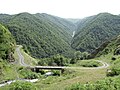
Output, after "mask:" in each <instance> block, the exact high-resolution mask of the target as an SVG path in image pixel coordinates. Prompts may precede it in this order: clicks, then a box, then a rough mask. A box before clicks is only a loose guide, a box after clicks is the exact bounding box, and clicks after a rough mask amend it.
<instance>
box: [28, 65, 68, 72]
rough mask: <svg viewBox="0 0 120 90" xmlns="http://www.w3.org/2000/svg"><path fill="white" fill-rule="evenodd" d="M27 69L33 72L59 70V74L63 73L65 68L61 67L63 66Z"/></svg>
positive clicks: (31, 67)
mask: <svg viewBox="0 0 120 90" xmlns="http://www.w3.org/2000/svg"><path fill="white" fill-rule="evenodd" d="M29 68H30V69H31V70H32V71H34V72H40V70H60V71H61V73H63V72H64V69H65V68H66V67H63V66H29Z"/></svg>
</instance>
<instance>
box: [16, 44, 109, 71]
mask: <svg viewBox="0 0 120 90" xmlns="http://www.w3.org/2000/svg"><path fill="white" fill-rule="evenodd" d="M21 48H22V46H18V47H17V48H16V51H17V54H18V56H19V63H20V65H21V66H25V67H28V66H29V67H39V68H51V69H53V68H68V69H69V68H72V69H102V68H107V67H109V64H107V63H106V62H103V61H100V60H94V61H97V62H100V63H102V66H99V67H65V66H30V65H28V64H26V63H25V62H24V56H23V55H22V54H21V52H20V49H21Z"/></svg>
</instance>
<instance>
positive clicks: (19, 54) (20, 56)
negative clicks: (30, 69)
mask: <svg viewBox="0 0 120 90" xmlns="http://www.w3.org/2000/svg"><path fill="white" fill-rule="evenodd" d="M20 48H22V46H18V47H17V48H16V52H17V54H18V57H19V63H20V65H21V66H25V67H27V66H29V65H28V64H26V63H25V62H24V56H23V55H22V54H21V52H20Z"/></svg>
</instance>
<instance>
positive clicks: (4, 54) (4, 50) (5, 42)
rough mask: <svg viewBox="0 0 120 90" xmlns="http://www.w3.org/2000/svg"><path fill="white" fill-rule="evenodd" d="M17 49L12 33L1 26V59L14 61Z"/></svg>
mask: <svg viewBox="0 0 120 90" xmlns="http://www.w3.org/2000/svg"><path fill="white" fill-rule="evenodd" d="M14 47H15V40H14V39H13V37H12V35H11V33H10V32H9V31H8V29H6V28H5V27H4V26H2V25H1V24H0V59H4V60H5V59H7V60H12V59H13V57H12V55H13V52H14Z"/></svg>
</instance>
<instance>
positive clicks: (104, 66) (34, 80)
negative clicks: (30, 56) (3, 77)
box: [0, 46, 109, 87]
mask: <svg viewBox="0 0 120 90" xmlns="http://www.w3.org/2000/svg"><path fill="white" fill-rule="evenodd" d="M21 48H22V46H18V47H17V48H16V52H17V54H18V57H19V63H20V65H21V66H25V67H41V68H63V69H64V68H68V69H103V68H107V67H109V64H107V63H106V62H103V61H100V60H95V61H97V62H100V63H102V66H99V67H64V66H60V67H59V66H30V65H28V64H26V63H25V62H24V56H23V55H22V54H21V52H20V49H21ZM19 80H22V81H28V82H36V81H38V79H32V80H29V79H19ZM15 81H17V80H10V81H7V82H5V83H1V84H0V87H2V86H5V85H9V84H11V83H12V82H15Z"/></svg>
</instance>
